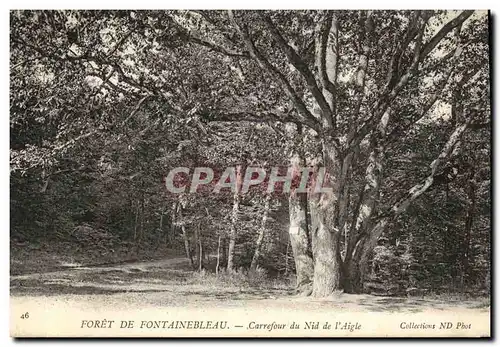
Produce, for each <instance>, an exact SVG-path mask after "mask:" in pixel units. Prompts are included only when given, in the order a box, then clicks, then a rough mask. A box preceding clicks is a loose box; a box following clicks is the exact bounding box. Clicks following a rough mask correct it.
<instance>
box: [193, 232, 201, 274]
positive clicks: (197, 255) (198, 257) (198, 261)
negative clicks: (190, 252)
mask: <svg viewBox="0 0 500 347" xmlns="http://www.w3.org/2000/svg"><path fill="white" fill-rule="evenodd" d="M193 243H194V252H195V258H196V266H197V267H198V269H200V268H201V262H202V258H201V252H200V251H201V247H200V223H198V225H197V226H196V227H195V228H194V241H193Z"/></svg>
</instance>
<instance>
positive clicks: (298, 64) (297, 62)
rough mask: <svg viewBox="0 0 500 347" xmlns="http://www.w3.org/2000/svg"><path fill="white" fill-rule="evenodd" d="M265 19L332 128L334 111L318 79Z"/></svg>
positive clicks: (270, 21) (271, 23) (267, 18)
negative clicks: (318, 83) (320, 87)
mask: <svg viewBox="0 0 500 347" xmlns="http://www.w3.org/2000/svg"><path fill="white" fill-rule="evenodd" d="M261 16H262V17H263V18H264V22H265V23H266V24H267V26H268V27H269V29H270V32H271V34H272V36H273V37H274V39H275V40H276V42H277V43H278V45H279V46H280V47H281V49H282V50H283V52H284V53H285V55H286V57H287V58H288V61H289V62H290V63H291V64H292V65H293V66H294V67H295V68H296V69H297V71H299V72H300V74H301V75H302V77H303V78H304V80H305V81H306V85H307V88H308V89H309V91H310V92H311V94H312V95H313V97H314V99H315V100H316V102H317V103H318V106H319V107H320V108H321V113H322V118H323V119H324V120H325V121H326V124H327V126H328V127H331V126H332V124H333V119H332V111H331V109H330V106H329V105H328V103H327V102H326V99H325V97H324V95H323V93H322V92H321V90H320V89H319V87H318V85H317V83H316V79H315V78H314V75H313V74H312V73H311V71H310V70H309V68H308V67H307V64H306V63H305V62H304V61H303V60H302V59H301V58H300V56H299V55H298V54H297V52H295V49H293V47H291V46H290V45H289V44H288V43H287V42H286V40H285V38H284V37H283V36H282V35H281V33H280V32H279V30H278V28H277V27H276V26H275V25H274V23H273V22H272V20H271V18H269V17H268V16H266V15H261Z"/></svg>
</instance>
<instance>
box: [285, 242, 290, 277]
mask: <svg viewBox="0 0 500 347" xmlns="http://www.w3.org/2000/svg"><path fill="white" fill-rule="evenodd" d="M289 250H290V240H288V242H287V243H286V251H285V276H287V275H288V268H289V265H288V251H289Z"/></svg>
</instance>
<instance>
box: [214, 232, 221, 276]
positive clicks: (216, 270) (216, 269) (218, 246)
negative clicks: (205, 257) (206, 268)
mask: <svg viewBox="0 0 500 347" xmlns="http://www.w3.org/2000/svg"><path fill="white" fill-rule="evenodd" d="M220 243H221V237H220V235H219V238H218V242H217V264H216V265H215V274H216V275H218V274H219V266H220Z"/></svg>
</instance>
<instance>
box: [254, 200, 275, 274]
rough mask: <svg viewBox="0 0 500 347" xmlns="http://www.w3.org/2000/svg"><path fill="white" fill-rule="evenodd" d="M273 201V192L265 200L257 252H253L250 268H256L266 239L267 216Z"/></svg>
mask: <svg viewBox="0 0 500 347" xmlns="http://www.w3.org/2000/svg"><path fill="white" fill-rule="evenodd" d="M270 202H271V194H268V195H267V196H266V200H265V202H264V212H263V214H262V221H261V225H260V229H259V236H258V237H257V242H256V243H255V252H254V254H253V258H252V263H251V264H250V269H251V270H255V269H256V268H257V264H258V261H259V257H260V249H261V246H262V241H263V240H264V234H265V232H266V223H267V216H268V215H269V204H270Z"/></svg>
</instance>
